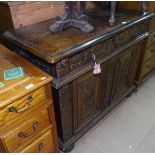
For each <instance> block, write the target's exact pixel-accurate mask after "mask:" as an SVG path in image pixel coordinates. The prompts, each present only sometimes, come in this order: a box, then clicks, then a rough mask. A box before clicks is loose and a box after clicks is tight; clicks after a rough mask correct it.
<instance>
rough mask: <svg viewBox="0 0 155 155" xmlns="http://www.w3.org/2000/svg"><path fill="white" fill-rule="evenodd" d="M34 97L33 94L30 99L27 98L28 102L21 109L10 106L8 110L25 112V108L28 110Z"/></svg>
mask: <svg viewBox="0 0 155 155" xmlns="http://www.w3.org/2000/svg"><path fill="white" fill-rule="evenodd" d="M32 100H33V98H32V96H30V97H29V98H28V99H27V103H26V107H24V108H22V109H20V110H17V109H16V108H15V107H10V108H9V109H8V110H9V112H16V113H21V112H24V111H25V110H27V109H28V108H29V106H30V105H29V103H30V102H32Z"/></svg>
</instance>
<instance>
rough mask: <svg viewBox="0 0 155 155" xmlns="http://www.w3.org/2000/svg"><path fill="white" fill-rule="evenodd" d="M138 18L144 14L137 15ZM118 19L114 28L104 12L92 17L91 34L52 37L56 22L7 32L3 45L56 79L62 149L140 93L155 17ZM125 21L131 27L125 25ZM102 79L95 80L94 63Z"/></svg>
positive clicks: (76, 32) (67, 32) (54, 88)
mask: <svg viewBox="0 0 155 155" xmlns="http://www.w3.org/2000/svg"><path fill="white" fill-rule="evenodd" d="M138 14H139V13H138ZM138 14H133V13H132V12H131V13H124V12H123V13H121V12H120V13H119V16H118V15H117V21H116V23H115V25H114V26H112V27H109V23H108V22H107V19H108V17H107V16H104V17H103V16H102V15H104V14H102V12H100V11H95V12H94V13H93V12H92V13H90V14H88V15H89V16H90V17H91V19H92V21H93V23H92V24H93V26H94V27H95V29H94V31H92V32H91V33H83V32H81V31H80V30H78V29H75V28H70V29H66V30H64V31H61V32H59V33H57V34H54V35H52V34H51V32H49V31H48V28H49V25H51V22H52V21H51V20H49V21H44V22H41V23H37V24H34V25H31V26H27V27H22V28H21V29H17V30H11V31H8V32H6V33H5V34H4V35H3V37H2V42H3V43H4V44H5V45H6V46H7V47H9V48H11V49H12V50H13V51H15V53H17V54H18V55H20V56H22V57H24V58H25V59H27V60H29V61H30V62H31V63H33V64H34V65H36V66H38V67H40V68H41V69H42V70H44V71H45V72H47V73H48V74H50V75H51V76H52V77H53V82H52V84H51V88H52V95H53V103H54V109H55V116H56V123H57V131H58V136H59V139H60V141H59V145H60V149H61V150H62V151H64V152H69V151H71V150H72V149H73V148H74V143H75V142H76V141H77V140H78V139H79V138H80V137H81V136H82V135H84V134H85V133H86V132H87V131H88V130H89V129H90V128H91V127H93V126H94V125H95V124H96V123H97V122H98V121H100V120H101V119H102V118H103V117H104V116H105V115H106V114H107V113H108V112H109V111H111V110H112V109H113V108H114V107H115V106H116V105H118V104H119V103H120V102H121V101H122V100H123V99H124V98H125V97H127V96H128V97H129V96H130V94H131V93H132V91H133V90H134V89H135V88H136V86H135V77H136V74H137V70H138V64H139V60H140V58H141V53H142V52H141V50H142V45H143V42H144V40H146V39H147V37H148V23H149V21H150V19H151V18H152V17H153V16H154V15H155V14H154V13H150V14H147V15H145V16H139V15H138ZM123 21H125V23H126V24H122V22H123ZM94 55H95V57H96V60H95V61H96V63H98V64H100V67H101V73H100V74H97V75H94V72H93V70H94V60H93V58H92V57H93V56H94Z"/></svg>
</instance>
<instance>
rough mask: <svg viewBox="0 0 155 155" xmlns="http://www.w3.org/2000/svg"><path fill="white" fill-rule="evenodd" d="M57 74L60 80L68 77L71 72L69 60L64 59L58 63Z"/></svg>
mask: <svg viewBox="0 0 155 155" xmlns="http://www.w3.org/2000/svg"><path fill="white" fill-rule="evenodd" d="M56 72H57V77H58V78H59V77H61V76H64V75H66V74H67V73H68V72H69V66H68V58H66V59H63V60H61V61H59V62H58V63H56Z"/></svg>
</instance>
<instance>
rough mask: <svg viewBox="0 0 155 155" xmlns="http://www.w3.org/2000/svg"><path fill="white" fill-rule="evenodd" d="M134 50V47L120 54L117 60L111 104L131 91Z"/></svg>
mask: <svg viewBox="0 0 155 155" xmlns="http://www.w3.org/2000/svg"><path fill="white" fill-rule="evenodd" d="M132 49H133V47H130V48H129V49H127V50H126V51H125V53H123V54H120V55H119V56H118V57H117V58H116V60H115V61H116V65H115V70H114V78H113V85H112V93H111V102H114V101H116V100H117V99H118V98H119V97H121V96H122V94H124V93H125V92H126V91H127V90H128V89H129V88H128V76H131V75H129V73H130V68H131V63H132V59H131V58H132Z"/></svg>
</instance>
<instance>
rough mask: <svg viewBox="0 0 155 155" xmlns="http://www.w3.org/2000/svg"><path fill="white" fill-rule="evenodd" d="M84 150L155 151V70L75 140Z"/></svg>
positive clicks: (78, 150)
mask: <svg viewBox="0 0 155 155" xmlns="http://www.w3.org/2000/svg"><path fill="white" fill-rule="evenodd" d="M82 152H85V153H90V152H92V153H100V152H103V153H106V152H107V153H108V152H110V153H113V152H118V153H121V152H123V153H128V152H129V153H130V152H144V153H146V152H154V153H155V72H153V73H152V74H151V75H150V76H149V77H148V78H147V79H146V80H145V81H144V82H143V84H142V85H141V86H140V88H139V90H138V92H137V93H134V94H133V95H132V96H131V97H130V98H126V99H125V100H124V101H122V104H120V105H118V106H117V107H116V108H115V109H114V110H112V111H111V112H110V113H109V114H108V115H107V116H106V117H105V118H103V119H102V120H101V121H100V122H99V123H98V124H96V125H95V126H94V127H93V128H92V129H90V130H89V131H88V132H87V133H86V134H85V135H84V136H83V137H81V138H80V139H79V140H78V141H77V142H76V143H75V148H74V149H73V150H72V153H82Z"/></svg>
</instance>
